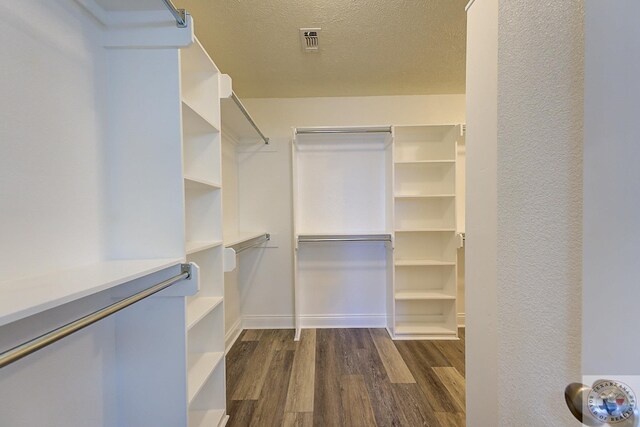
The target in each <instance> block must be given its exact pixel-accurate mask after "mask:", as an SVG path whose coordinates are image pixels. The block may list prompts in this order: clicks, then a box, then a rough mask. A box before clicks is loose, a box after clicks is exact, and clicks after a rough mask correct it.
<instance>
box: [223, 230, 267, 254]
mask: <svg viewBox="0 0 640 427" xmlns="http://www.w3.org/2000/svg"><path fill="white" fill-rule="evenodd" d="M269 240H271V235H270V234H269V233H265V234H262V235H260V236H256V237H254V238H252V239H249V240H245V241H243V242H239V243H236V244H235V245H231V246H228V248H231V249H233V250H234V251H235V252H236V254H239V253H240V252H242V251H246V250H247V249H251V248H253V247H254V246H258V245H260V244H262V243H265V242H268V241H269Z"/></svg>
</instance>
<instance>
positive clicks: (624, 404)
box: [587, 380, 637, 424]
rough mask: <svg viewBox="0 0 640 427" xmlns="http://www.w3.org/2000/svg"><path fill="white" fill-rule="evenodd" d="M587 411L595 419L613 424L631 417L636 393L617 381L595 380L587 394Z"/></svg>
mask: <svg viewBox="0 0 640 427" xmlns="http://www.w3.org/2000/svg"><path fill="white" fill-rule="evenodd" d="M587 405H588V407H589V412H591V415H593V416H594V417H595V418H596V419H597V420H599V421H602V422H604V423H609V424H615V423H620V422H623V421H625V420H627V419H629V417H631V416H632V415H633V414H634V412H635V410H636V406H637V403H636V395H635V394H634V393H633V390H631V388H630V387H629V386H628V385H626V384H624V383H621V382H619V381H612V380H600V381H596V382H595V383H594V384H593V387H592V388H591V391H590V392H589V395H588V396H587Z"/></svg>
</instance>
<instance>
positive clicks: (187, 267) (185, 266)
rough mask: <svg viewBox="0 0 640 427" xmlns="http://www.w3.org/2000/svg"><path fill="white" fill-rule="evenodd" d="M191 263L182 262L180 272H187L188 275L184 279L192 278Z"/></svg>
mask: <svg viewBox="0 0 640 427" xmlns="http://www.w3.org/2000/svg"><path fill="white" fill-rule="evenodd" d="M191 268H192V266H191V264H189V263H185V264H180V273H181V274H182V273H187V274H188V276H187V277H185V279H184V280H191Z"/></svg>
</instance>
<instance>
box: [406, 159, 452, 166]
mask: <svg viewBox="0 0 640 427" xmlns="http://www.w3.org/2000/svg"><path fill="white" fill-rule="evenodd" d="M455 162H456V161H455V160H396V161H395V164H396V165H414V164H424V163H435V164H441V163H455Z"/></svg>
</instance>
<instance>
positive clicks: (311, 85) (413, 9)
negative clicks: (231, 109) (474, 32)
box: [174, 0, 467, 98]
mask: <svg viewBox="0 0 640 427" xmlns="http://www.w3.org/2000/svg"><path fill="white" fill-rule="evenodd" d="M466 2H467V0H368V1H365V0H175V1H174V3H175V4H176V5H177V6H178V7H182V8H186V9H187V10H188V11H189V12H190V13H191V14H192V15H193V18H194V21H195V31H196V35H197V37H198V38H199V39H200V41H201V42H202V44H203V45H204V46H205V48H206V49H207V50H208V52H209V54H210V55H211V57H212V58H213V60H214V61H215V62H216V64H217V65H218V67H219V68H220V69H221V71H222V72H224V73H227V74H229V75H231V77H232V79H233V86H234V90H235V91H236V93H237V94H238V95H239V96H241V97H252V98H253V97H255V98H263V97H274V98H288V97H307V96H371V95H424V94H443V93H464V90H465V42H466V40H465V38H466V15H465V11H464V6H465V3H466ZM301 27H320V28H322V32H321V33H320V46H321V52H320V53H305V52H303V51H302V49H301V46H300V38H299V31H298V30H299V28H301Z"/></svg>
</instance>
